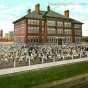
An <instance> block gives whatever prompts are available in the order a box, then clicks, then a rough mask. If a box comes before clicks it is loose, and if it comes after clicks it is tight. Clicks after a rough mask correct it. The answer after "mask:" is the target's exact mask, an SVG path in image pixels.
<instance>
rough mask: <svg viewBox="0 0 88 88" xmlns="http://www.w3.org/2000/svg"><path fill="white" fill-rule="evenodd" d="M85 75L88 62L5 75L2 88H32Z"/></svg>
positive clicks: (0, 80) (0, 81)
mask: <svg viewBox="0 0 88 88" xmlns="http://www.w3.org/2000/svg"><path fill="white" fill-rule="evenodd" d="M84 73H88V62H84V63H76V64H70V65H65V66H56V67H51V68H47V69H41V70H36V71H28V72H23V73H17V74H11V75H5V76H1V77H0V88H31V87H33V86H35V85H40V84H44V83H48V82H52V81H55V80H61V79H65V78H68V77H72V76H76V75H79V74H84Z"/></svg>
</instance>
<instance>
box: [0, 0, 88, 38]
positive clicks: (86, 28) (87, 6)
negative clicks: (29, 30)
mask: <svg viewBox="0 0 88 88" xmlns="http://www.w3.org/2000/svg"><path fill="white" fill-rule="evenodd" d="M37 3H39V4H40V7H41V10H47V6H48V5H50V8H51V9H52V10H53V11H55V12H58V13H61V14H64V10H69V11H70V17H71V18H75V19H76V20H79V21H81V22H83V23H84V24H83V27H82V35H83V36H88V0H0V29H3V31H4V32H5V33H7V32H9V31H13V30H14V25H13V21H15V20H17V19H19V18H20V17H22V16H24V15H26V14H27V10H28V9H31V10H34V8H35V4H37Z"/></svg>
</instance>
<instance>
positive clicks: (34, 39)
mask: <svg viewBox="0 0 88 88" xmlns="http://www.w3.org/2000/svg"><path fill="white" fill-rule="evenodd" d="M28 40H29V42H30V43H38V42H39V37H38V36H28Z"/></svg>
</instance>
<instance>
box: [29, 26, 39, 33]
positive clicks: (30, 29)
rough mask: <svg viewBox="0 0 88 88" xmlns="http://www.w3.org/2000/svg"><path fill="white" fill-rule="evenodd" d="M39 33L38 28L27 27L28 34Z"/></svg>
mask: <svg viewBox="0 0 88 88" xmlns="http://www.w3.org/2000/svg"><path fill="white" fill-rule="evenodd" d="M38 32H39V27H35V26H34V27H33V26H32V27H28V33H38Z"/></svg>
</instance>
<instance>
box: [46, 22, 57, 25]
mask: <svg viewBox="0 0 88 88" xmlns="http://www.w3.org/2000/svg"><path fill="white" fill-rule="evenodd" d="M47 25H48V26H56V21H47Z"/></svg>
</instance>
